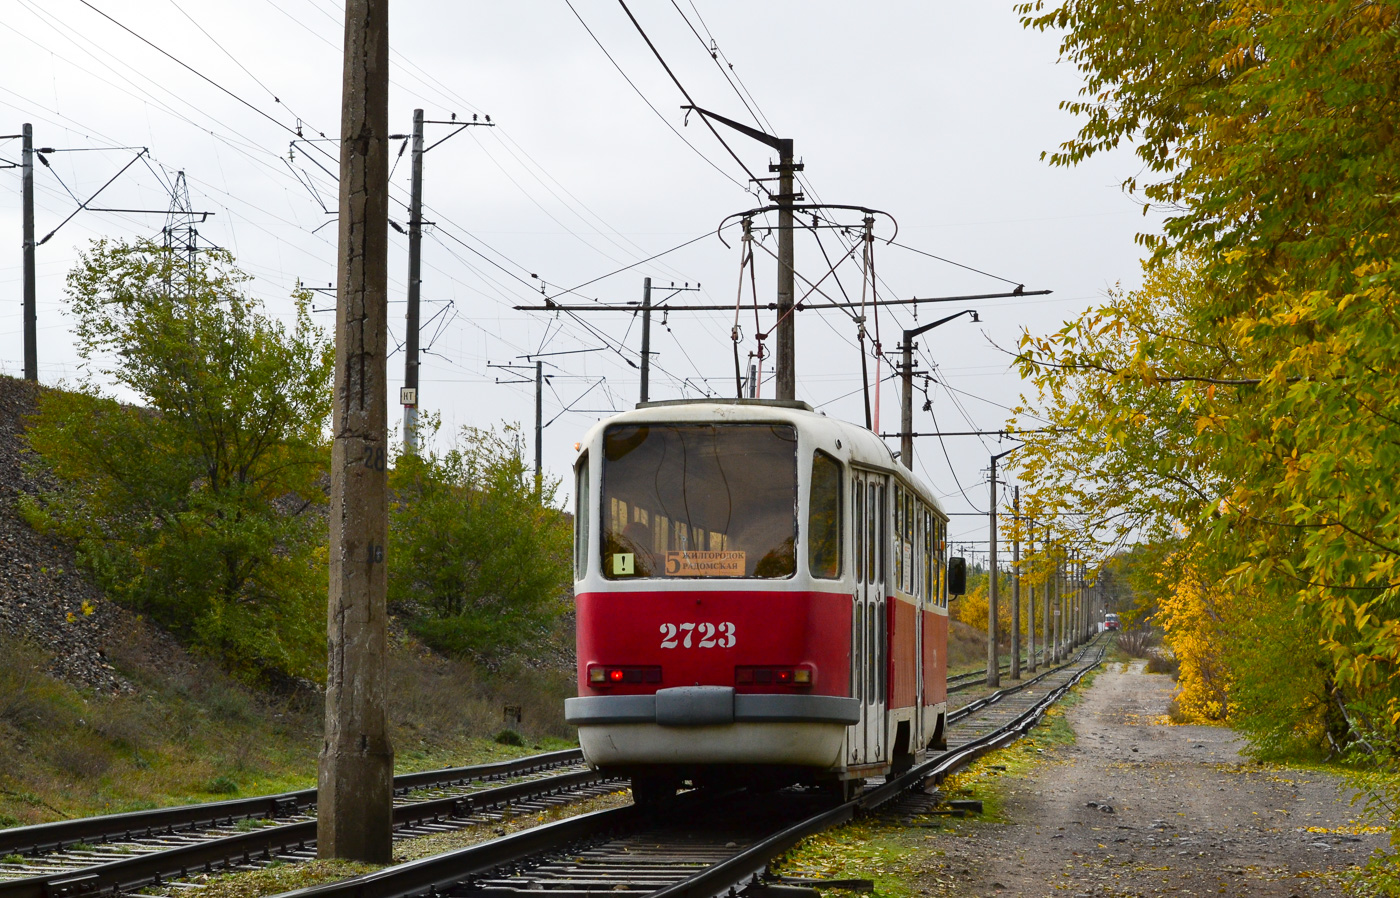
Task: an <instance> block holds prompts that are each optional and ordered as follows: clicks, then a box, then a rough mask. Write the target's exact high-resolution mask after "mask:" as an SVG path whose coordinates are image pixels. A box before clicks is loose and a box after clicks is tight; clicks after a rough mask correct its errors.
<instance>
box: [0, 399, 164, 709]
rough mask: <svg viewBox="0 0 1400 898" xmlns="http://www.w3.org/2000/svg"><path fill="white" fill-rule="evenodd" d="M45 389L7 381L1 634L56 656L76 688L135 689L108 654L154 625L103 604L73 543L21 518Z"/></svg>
mask: <svg viewBox="0 0 1400 898" xmlns="http://www.w3.org/2000/svg"><path fill="white" fill-rule="evenodd" d="M39 391H40V388H39V387H37V386H36V385H34V384H31V383H28V382H27V381H23V380H16V379H15V378H11V377H0V634H3V635H4V636H5V637H7V638H10V639H18V640H26V641H30V642H33V643H35V644H36V645H38V646H39V647H40V648H41V649H43V650H44V652H45V653H47V654H48V655H49V656H50V657H51V660H50V663H49V672H50V673H53V674H55V675H56V676H58V677H60V678H62V679H64V680H66V681H68V682H70V683H72V684H74V685H80V686H86V687H90V688H93V689H98V690H101V691H103V692H122V691H128V690H130V689H131V688H132V687H131V684H130V683H128V682H127V681H126V680H125V679H123V678H122V677H121V676H120V675H118V674H117V673H116V672H115V671H114V670H113V668H112V665H111V664H110V663H109V661H108V652H109V651H110V650H111V649H112V648H113V647H115V646H116V645H118V643H119V642H120V641H122V640H126V639H139V640H140V641H141V642H143V643H144V642H146V641H148V640H149V639H151V638H152V634H151V633H150V632H149V628H147V627H143V626H141V625H140V623H139V622H138V621H136V620H135V619H134V617H133V616H132V615H131V614H129V613H128V612H126V611H124V610H123V609H121V608H118V607H116V606H115V605H113V604H112V603H110V602H107V601H105V600H104V599H103V597H102V592H101V590H99V589H98V588H97V586H96V585H95V584H94V583H93V582H92V578H91V577H89V576H88V575H87V574H86V572H84V571H82V570H81V569H80V568H79V567H78V563H77V558H76V557H75V554H74V551H73V548H72V547H71V546H69V545H67V544H65V543H64V542H62V541H61V540H56V539H52V538H50V537H47V536H44V535H43V534H40V533H38V532H36V531H35V530H34V529H33V528H31V527H30V526H29V525H28V524H26V523H25V522H24V519H23V518H22V517H21V516H20V512H19V497H20V496H21V495H22V494H25V493H33V492H34V491H35V490H36V489H37V488H38V486H37V484H36V483H35V481H34V479H33V478H32V477H31V476H30V475H29V474H28V473H27V472H26V470H25V468H26V465H25V461H26V456H27V453H26V452H25V446H24V440H23V433H24V427H25V419H26V418H27V417H29V416H30V415H32V414H33V413H34V412H35V411H36V407H37V403H38V397H39Z"/></svg>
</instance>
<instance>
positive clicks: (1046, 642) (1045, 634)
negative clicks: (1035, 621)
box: [1040, 530, 1053, 667]
mask: <svg viewBox="0 0 1400 898" xmlns="http://www.w3.org/2000/svg"><path fill="white" fill-rule="evenodd" d="M1049 535H1050V534H1049V532H1048V530H1047V532H1046V536H1049ZM1049 548H1050V541H1049V540H1048V539H1047V540H1046V541H1045V542H1043V543H1041V546H1040V550H1041V551H1042V552H1045V551H1046V550H1047V549H1049ZM1040 601H1041V606H1040V609H1041V615H1040V650H1041V651H1042V652H1044V653H1045V666H1046V667H1049V666H1050V664H1051V663H1052V661H1053V659H1052V658H1051V657H1050V646H1051V642H1050V635H1051V630H1050V621H1051V620H1052V615H1051V613H1050V577H1049V575H1047V576H1046V578H1045V583H1044V584H1043V585H1042V586H1041V587H1040Z"/></svg>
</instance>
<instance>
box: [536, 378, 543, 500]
mask: <svg viewBox="0 0 1400 898" xmlns="http://www.w3.org/2000/svg"><path fill="white" fill-rule="evenodd" d="M543 476H544V362H542V361H540V360H539V359H535V492H537V493H538V492H539V491H540V486H541V484H543V483H544V481H543V480H541V479H540V478H542V477H543Z"/></svg>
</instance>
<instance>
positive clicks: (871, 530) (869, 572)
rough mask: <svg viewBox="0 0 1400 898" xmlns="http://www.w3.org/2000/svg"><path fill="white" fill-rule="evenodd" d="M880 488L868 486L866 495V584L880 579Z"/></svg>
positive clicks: (873, 485)
mask: <svg viewBox="0 0 1400 898" xmlns="http://www.w3.org/2000/svg"><path fill="white" fill-rule="evenodd" d="M877 489H878V487H876V486H875V484H873V483H868V484H866V494H865V582H867V583H874V582H875V581H876V580H878V579H879V568H878V566H877V558H876V548H875V547H876V545H877V543H878V541H879V537H880V531H879V525H878V524H877V523H876V520H877V519H878V518H879V516H880V512H879V511H878V510H877V509H878V508H879V504H880V503H879V502H878V501H877V499H878V498H879V497H878V494H877V492H876V491H877Z"/></svg>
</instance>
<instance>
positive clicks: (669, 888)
mask: <svg viewBox="0 0 1400 898" xmlns="http://www.w3.org/2000/svg"><path fill="white" fill-rule="evenodd" d="M1103 652H1104V649H1103V648H1102V647H1101V646H1099V645H1091V646H1089V647H1087V648H1085V649H1083V650H1082V651H1081V652H1080V653H1079V655H1078V656H1077V657H1076V658H1075V660H1074V661H1072V662H1070V663H1068V664H1066V665H1064V666H1061V667H1059V668H1056V669H1054V670H1051V671H1049V672H1046V673H1044V674H1041V675H1040V676H1038V677H1036V678H1035V679H1033V680H1028V681H1026V682H1024V683H1021V684H1018V685H1016V686H1014V687H1011V688H1008V689H1004V690H1001V691H1000V692H998V693H995V694H993V695H991V696H988V697H986V698H983V699H979V700H977V701H976V702H973V703H971V704H969V705H967V706H965V707H963V708H960V709H958V711H956V712H954V723H955V726H954V727H953V728H952V730H951V733H950V739H949V742H950V748H949V750H948V751H946V752H944V753H942V754H940V755H938V756H936V757H932V758H929V759H928V760H926V761H925V762H924V763H922V764H919V765H917V766H915V767H913V768H911V769H910V770H907V771H905V772H904V773H902V774H900V775H898V776H894V777H891V778H889V779H888V780H886V781H883V782H875V783H871V784H870V785H869V786H868V787H867V788H866V789H865V790H864V791H862V792H861V793H860V794H859V795H858V796H856V797H855V798H853V799H852V800H851V801H848V802H846V803H844V804H841V805H837V806H836V807H832V806H831V803H830V799H829V798H827V797H824V796H823V795H822V794H821V793H819V792H817V791H816V790H796V789H789V790H783V791H782V792H779V793H775V794H769V795H748V794H742V793H734V794H730V795H717V796H707V795H704V794H703V793H698V794H697V793H685V794H682V795H681V796H679V797H678V798H677V800H676V801H675V803H673V804H670V805H667V806H664V807H662V808H661V809H658V810H655V811H652V810H647V809H644V808H642V807H638V806H635V805H632V806H628V807H622V808H614V809H611V810H605V811H598V812H595V813H592V814H587V815H581V816H578V817H573V818H569V819H567V820H561V821H559V822H557V823H553V824H549V825H547V826H542V827H536V828H534V829H530V830H525V831H523V832H520V833H516V834H514V835H511V836H507V837H505V838H501V839H496V840H494V841H491V842H488V843H485V844H482V845H477V846H473V847H470V848H463V849H459V850H457V851H452V852H447V853H445V854H441V855H436V856H434V857H430V858H424V859H422V860H419V861H414V862H411V863H408V864H401V865H398V866H396V867H389V868H385V869H383V870H380V871H378V872H376V873H371V874H369V875H367V876H363V877H356V878H354V879H349V880H345V881H343V882H339V883H332V884H329V885H324V886H315V887H312V888H307V889H301V890H299V891H296V892H290V893H287V894H286V895H284V896H282V898H418V896H425V895H428V896H446V895H452V896H458V898H588V896H589V895H590V894H592V895H594V896H596V894H597V893H598V892H600V891H606V892H612V893H616V892H626V893H629V894H634V895H639V894H646V895H648V896H649V898H714V896H718V895H723V894H731V895H732V894H735V893H736V892H737V891H738V890H743V891H744V892H745V893H746V894H749V895H755V896H757V895H763V893H764V892H768V893H769V894H770V895H773V896H785V898H796V896H797V895H798V893H795V892H793V891H792V890H791V888H790V887H788V888H786V889H785V888H784V886H783V885H781V884H778V883H774V882H770V881H768V880H767V879H766V878H765V876H766V872H767V866H768V863H769V862H770V861H771V860H772V859H774V858H775V857H777V856H779V855H781V854H782V853H783V852H785V851H786V850H788V849H789V848H791V847H792V846H794V845H796V844H797V843H798V842H799V841H801V840H802V839H803V838H806V837H807V836H809V835H812V834H814V833H817V832H820V831H822V830H824V829H828V828H830V827H832V826H835V825H838V824H840V823H844V822H846V821H848V820H850V819H852V817H854V816H855V815H857V814H860V813H865V812H869V811H872V810H874V809H876V808H879V807H881V806H883V805H886V804H888V803H890V802H893V801H895V800H896V799H899V798H900V797H902V796H905V795H906V794H907V793H909V792H911V791H912V790H917V789H918V788H919V787H921V786H923V785H924V784H926V783H928V782H930V781H938V780H941V779H942V778H943V777H945V776H947V775H948V774H949V773H952V772H954V771H955V770H958V769H960V768H962V767H964V766H966V765H967V764H969V763H971V762H972V761H973V760H975V759H976V758H977V757H980V756H981V755H983V754H985V753H987V752H990V751H993V750H995V749H996V748H1000V747H1002V746H1004V745H1007V744H1010V743H1011V742H1013V741H1015V740H1016V739H1018V738H1020V736H1022V735H1023V734H1024V733H1025V732H1027V731H1029V730H1030V728H1031V727H1033V726H1034V725H1035V724H1036V723H1037V722H1038V721H1039V720H1040V717H1041V716H1042V715H1043V714H1044V712H1045V710H1046V709H1047V708H1049V707H1050V705H1051V704H1053V703H1054V702H1055V701H1056V700H1057V699H1058V698H1059V697H1060V696H1062V695H1063V694H1064V693H1065V692H1066V691H1067V690H1068V689H1069V688H1070V687H1071V686H1073V685H1074V683H1076V682H1078V681H1079V679H1080V678H1081V677H1083V676H1084V674H1086V673H1087V672H1088V671H1089V670H1091V669H1092V668H1093V667H1095V666H1096V665H1097V664H1098V663H1099V661H1100V660H1101V659H1102V657H1103ZM921 800H923V801H924V802H925V803H931V802H932V801H933V799H932V798H930V797H928V796H924V797H923V798H922V799H921ZM801 894H802V895H804V896H805V895H806V894H808V893H806V892H803V893H801Z"/></svg>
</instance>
